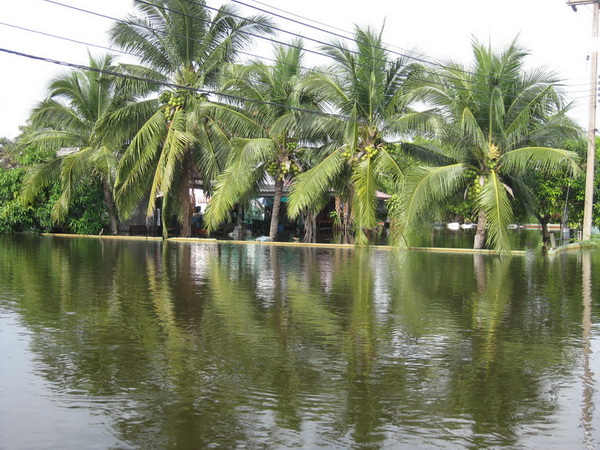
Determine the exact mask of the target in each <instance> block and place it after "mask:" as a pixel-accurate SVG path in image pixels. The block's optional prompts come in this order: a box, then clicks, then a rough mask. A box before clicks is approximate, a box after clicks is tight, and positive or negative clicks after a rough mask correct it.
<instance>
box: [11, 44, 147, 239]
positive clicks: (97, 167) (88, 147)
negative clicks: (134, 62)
mask: <svg viewBox="0 0 600 450" xmlns="http://www.w3.org/2000/svg"><path fill="white" fill-rule="evenodd" d="M89 61H90V62H89V65H90V70H74V71H71V72H69V73H66V74H62V75H59V76H58V77H56V78H55V79H54V80H52V82H51V83H50V85H49V88H48V90H49V95H48V98H47V99H46V100H44V101H42V102H40V103H39V104H38V105H37V106H36V107H35V109H34V110H33V113H32V115H31V128H32V129H34V130H36V131H34V132H32V133H30V134H29V135H28V136H26V137H25V138H24V139H25V141H26V143H27V144H30V143H34V144H36V145H38V146H42V147H47V148H53V149H54V150H59V149H61V148H63V152H62V153H60V152H59V156H57V157H55V158H53V159H51V160H48V161H46V162H45V163H43V164H39V165H37V166H35V167H33V168H32V169H31V170H30V171H29V172H28V174H27V177H26V179H25V182H24V188H23V192H22V197H23V199H24V200H25V201H26V202H31V201H33V199H34V198H35V197H36V196H37V195H38V194H39V193H40V192H41V191H42V190H43V189H45V188H46V187H48V186H49V185H50V184H52V183H54V182H56V181H60V183H61V195H60V197H59V199H58V201H57V202H56V203H55V204H54V206H53V208H52V219H53V221H54V222H56V223H61V222H63V220H64V219H65V218H66V215H67V213H68V211H69V207H70V205H71V203H72V200H73V198H72V197H73V192H74V190H75V188H76V185H77V184H79V183H82V182H83V181H84V180H86V179H87V178H88V177H89V175H90V174H92V175H94V176H97V177H99V178H100V180H101V182H102V186H103V190H104V198H105V203H106V207H107V211H108V213H109V216H110V230H111V233H113V234H116V233H117V232H118V221H117V215H116V211H115V207H114V200H113V196H112V190H113V186H114V182H115V175H116V167H117V161H118V152H119V150H121V148H120V147H119V145H118V144H115V145H109V144H108V143H107V141H106V139H105V138H106V136H105V134H103V133H102V132H101V123H102V121H103V120H104V119H105V118H106V116H107V115H109V114H111V113H113V112H115V111H117V110H119V109H120V108H123V107H124V106H126V105H127V104H128V103H129V102H132V101H133V100H135V91H132V90H131V89H129V87H130V86H125V85H123V84H122V83H120V81H119V78H118V77H115V76H112V75H110V74H106V72H114V71H116V70H117V69H116V67H115V65H114V61H113V57H112V56H110V55H105V56H101V57H97V58H94V57H92V56H90V60H89Z"/></svg>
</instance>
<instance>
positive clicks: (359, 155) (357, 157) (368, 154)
mask: <svg viewBox="0 0 600 450" xmlns="http://www.w3.org/2000/svg"><path fill="white" fill-rule="evenodd" d="M341 150H342V156H343V157H344V158H348V159H350V161H353V162H358V161H365V160H367V159H371V158H372V157H373V156H375V155H376V154H377V153H379V149H378V148H377V147H375V146H373V145H367V146H366V147H365V148H364V150H360V151H358V152H356V153H352V152H351V151H350V150H349V149H348V148H342V149H341Z"/></svg>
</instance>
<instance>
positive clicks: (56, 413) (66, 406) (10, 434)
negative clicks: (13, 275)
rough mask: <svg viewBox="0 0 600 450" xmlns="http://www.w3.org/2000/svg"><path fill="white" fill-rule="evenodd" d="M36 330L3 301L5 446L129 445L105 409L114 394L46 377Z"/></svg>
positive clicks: (1, 443)
mask: <svg viewBox="0 0 600 450" xmlns="http://www.w3.org/2000/svg"><path fill="white" fill-rule="evenodd" d="M33 334H34V333H32V332H29V331H27V330H26V329H24V328H23V327H22V326H21V325H20V324H19V322H18V315H17V314H15V313H13V312H11V311H7V310H3V308H2V305H1V304H0V355H2V356H1V357H0V404H1V406H0V448H3V449H17V448H64V449H75V448H77V449H87V448H89V449H92V448H107V447H112V448H130V446H129V445H127V444H126V443H124V442H123V441H121V440H119V439H117V438H116V437H114V435H115V430H114V429H113V428H112V426H111V419H110V418H109V416H108V415H105V414H104V413H103V410H106V409H110V404H111V402H112V401H114V400H111V399H110V398H90V397H88V396H87V394H86V393H84V392H78V393H74V392H60V391H57V390H56V389H55V387H54V386H53V385H52V383H51V382H49V381H47V380H45V379H44V378H43V377H42V373H41V372H43V371H44V368H43V366H40V363H39V362H38V361H36V359H35V356H34V355H32V353H31V352H30V347H31V339H32V335H33ZM97 406H99V408H98V407H97ZM111 436H113V437H111ZM99 443H101V444H100V447H98V445H99Z"/></svg>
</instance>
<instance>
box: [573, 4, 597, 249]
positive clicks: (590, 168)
mask: <svg viewBox="0 0 600 450" xmlns="http://www.w3.org/2000/svg"><path fill="white" fill-rule="evenodd" d="M567 5H569V6H571V8H573V10H574V11H577V5H593V6H594V12H593V14H594V16H593V18H592V49H591V60H590V63H591V78H590V113H589V114H590V115H589V121H588V150H587V164H586V170H585V198H584V202H583V233H582V239H583V240H584V241H589V240H590V238H591V236H592V212H593V208H594V163H595V162H596V103H597V101H598V99H597V98H596V93H597V91H598V89H597V82H598V80H597V78H598V50H597V49H596V48H595V45H596V40H597V38H598V15H599V12H600V0H567Z"/></svg>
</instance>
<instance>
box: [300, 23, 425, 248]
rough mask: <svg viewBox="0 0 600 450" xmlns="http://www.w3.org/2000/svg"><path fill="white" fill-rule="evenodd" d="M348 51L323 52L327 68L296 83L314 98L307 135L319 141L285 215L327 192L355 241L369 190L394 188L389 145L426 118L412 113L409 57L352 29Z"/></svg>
mask: <svg viewBox="0 0 600 450" xmlns="http://www.w3.org/2000/svg"><path fill="white" fill-rule="evenodd" d="M353 41H354V42H355V44H356V45H355V46H354V48H349V47H348V46H347V45H346V43H344V42H334V43H333V44H331V45H327V46H325V47H323V51H324V52H326V53H327V54H328V56H329V57H330V58H331V59H332V60H333V64H332V65H331V66H330V67H328V68H326V69H324V70H319V71H315V72H314V73H313V74H312V75H311V76H310V77H308V78H307V80H306V81H305V82H304V87H305V88H306V89H307V90H308V92H311V93H313V95H315V96H316V97H318V98H320V99H322V103H321V105H322V107H323V111H326V112H328V113H329V114H328V115H326V116H314V117H313V123H312V125H311V128H310V129H311V136H310V138H311V139H313V140H316V141H317V142H318V143H319V144H320V150H319V151H318V152H317V153H315V155H314V158H313V159H314V166H313V167H312V168H311V169H310V170H308V171H306V172H304V173H302V174H300V175H299V176H298V178H297V180H296V182H295V183H294V185H293V186H292V188H291V192H290V195H289V203H288V214H289V215H290V216H291V217H297V216H299V215H300V214H302V213H303V212H305V211H306V210H308V209H311V207H312V205H315V204H316V203H319V202H322V199H323V197H325V196H328V195H330V193H331V192H335V193H336V195H337V196H338V197H339V199H341V202H339V201H338V202H337V203H338V204H339V205H341V203H344V204H345V208H342V207H341V206H340V209H345V211H346V214H344V217H346V218H350V216H351V218H352V221H353V223H354V227H355V229H356V238H357V241H356V242H357V244H365V243H367V241H368V239H367V236H366V234H365V231H366V230H369V229H372V228H374V226H375V225H376V217H375V212H376V191H377V190H378V189H381V187H382V184H383V182H384V181H386V182H387V183H388V185H397V184H398V183H399V182H400V180H401V179H402V171H403V168H404V167H403V163H402V162H401V160H400V159H399V158H398V155H396V154H395V153H396V150H397V149H398V146H396V145H392V144H393V143H395V142H397V141H398V140H399V138H400V137H402V136H405V135H406V133H407V132H409V130H410V131H411V132H412V131H413V130H417V129H419V128H421V127H423V124H424V123H425V122H426V118H427V114H426V113H419V112H416V111H414V110H413V108H412V105H413V103H414V101H415V100H416V99H417V96H416V91H415V90H414V89H413V88H414V87H415V86H416V85H417V83H416V78H417V77H415V75H417V74H418V73H419V71H420V70H421V68H420V66H419V65H418V64H416V63H415V61H414V60H413V59H411V57H410V56H409V55H405V56H400V57H397V58H392V56H391V54H390V53H389V52H388V50H386V49H385V48H384V46H383V42H382V35H381V32H380V33H374V32H373V31H371V30H370V29H362V28H356V30H355V33H354V39H353Z"/></svg>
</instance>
